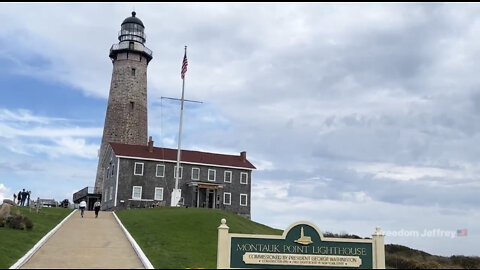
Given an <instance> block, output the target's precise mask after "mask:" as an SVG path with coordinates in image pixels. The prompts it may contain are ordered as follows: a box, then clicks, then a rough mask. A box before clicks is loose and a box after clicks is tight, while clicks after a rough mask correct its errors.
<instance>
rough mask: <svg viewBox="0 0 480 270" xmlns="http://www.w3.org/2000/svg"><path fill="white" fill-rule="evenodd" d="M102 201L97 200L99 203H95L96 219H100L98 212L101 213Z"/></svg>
mask: <svg viewBox="0 0 480 270" xmlns="http://www.w3.org/2000/svg"><path fill="white" fill-rule="evenodd" d="M100 206H101V205H100V200H98V199H97V201H96V202H95V204H94V205H93V207H94V209H95V218H97V217H98V211H100Z"/></svg>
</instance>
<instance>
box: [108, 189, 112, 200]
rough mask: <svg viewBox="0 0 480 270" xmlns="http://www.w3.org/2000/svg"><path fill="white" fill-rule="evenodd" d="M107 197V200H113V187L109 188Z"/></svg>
mask: <svg viewBox="0 0 480 270" xmlns="http://www.w3.org/2000/svg"><path fill="white" fill-rule="evenodd" d="M108 195H109V196H108V200H109V201H111V200H112V199H113V186H110V192H109V194H108Z"/></svg>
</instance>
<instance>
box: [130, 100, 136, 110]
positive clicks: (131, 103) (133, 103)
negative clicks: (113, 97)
mask: <svg viewBox="0 0 480 270" xmlns="http://www.w3.org/2000/svg"><path fill="white" fill-rule="evenodd" d="M134 107H135V102H133V101H130V109H132V110H133V108H134Z"/></svg>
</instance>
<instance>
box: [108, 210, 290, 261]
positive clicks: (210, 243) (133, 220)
mask: <svg viewBox="0 0 480 270" xmlns="http://www.w3.org/2000/svg"><path fill="white" fill-rule="evenodd" d="M116 213H117V215H118V217H119V218H120V219H121V220H122V223H123V224H124V225H125V227H126V228H127V229H128V231H129V232H130V234H131V235H132V236H133V237H134V238H135V241H137V243H138V244H139V245H140V247H141V248H142V250H143V251H144V252H145V255H147V257H148V258H149V260H150V262H151V263H152V264H153V266H155V268H216V264H217V233H218V232H217V229H216V228H217V227H218V226H219V225H220V220H221V219H222V218H226V219H227V225H228V226H229V227H230V232H231V233H255V234H277V235H280V234H282V232H283V231H282V230H275V229H272V228H270V227H267V226H265V225H262V224H259V223H256V222H253V221H250V220H248V219H246V218H243V217H240V216H238V215H236V214H232V213H229V212H225V211H221V210H212V209H201V208H200V209H199V208H155V209H135V210H122V211H118V212H116Z"/></svg>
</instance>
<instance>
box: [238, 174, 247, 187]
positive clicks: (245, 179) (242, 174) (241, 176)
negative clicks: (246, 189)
mask: <svg viewBox="0 0 480 270" xmlns="http://www.w3.org/2000/svg"><path fill="white" fill-rule="evenodd" d="M242 175H245V181H246V182H245V183H243V182H242ZM240 184H242V185H248V173H246V172H241V173H240Z"/></svg>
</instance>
